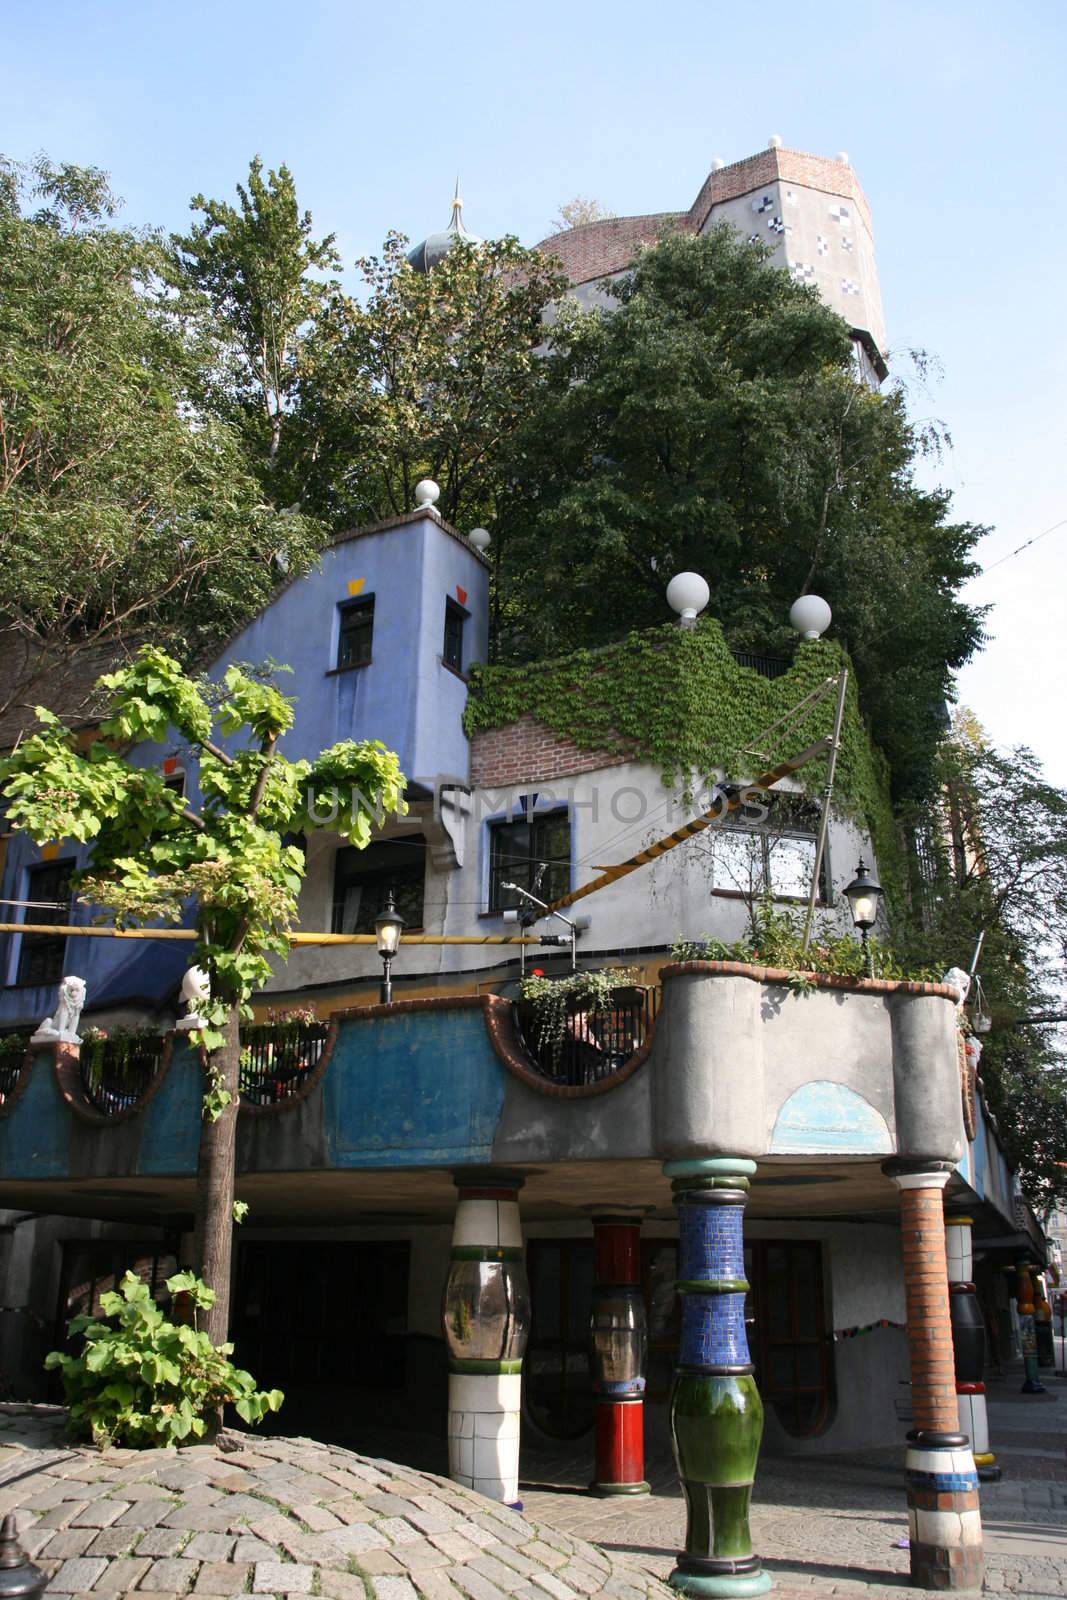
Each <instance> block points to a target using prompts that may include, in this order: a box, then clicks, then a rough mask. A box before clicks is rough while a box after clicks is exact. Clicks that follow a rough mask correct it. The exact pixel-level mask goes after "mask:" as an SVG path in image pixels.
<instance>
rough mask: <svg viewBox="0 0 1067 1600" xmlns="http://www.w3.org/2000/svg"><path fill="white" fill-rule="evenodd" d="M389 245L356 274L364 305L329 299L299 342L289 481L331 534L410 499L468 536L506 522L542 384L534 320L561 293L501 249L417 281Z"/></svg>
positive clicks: (553, 279) (481, 251)
mask: <svg viewBox="0 0 1067 1600" xmlns="http://www.w3.org/2000/svg"><path fill="white" fill-rule="evenodd" d="M406 243H407V241H406V240H405V239H404V238H403V237H402V236H401V235H399V234H391V235H390V236H389V238H388V239H387V240H386V242H385V246H384V249H383V252H382V255H381V256H380V257H367V258H365V259H363V260H361V261H360V262H359V263H357V264H358V266H359V267H360V269H361V271H362V275H363V279H364V285H365V290H366V298H365V300H363V301H360V300H356V299H353V298H351V297H350V296H348V295H345V294H342V293H339V292H338V293H335V294H334V295H333V296H332V298H331V301H330V304H329V307H328V309H327V310H326V312H325V313H324V315H323V316H322V317H320V318H319V320H318V322H317V323H316V326H315V329H314V332H313V334H312V336H311V338H310V340H309V347H308V351H307V364H306V372H305V377H304V379H303V380H302V383H301V392H300V413H299V430H300V449H299V456H298V470H297V473H296V476H297V477H298V478H299V480H300V482H301V483H302V484H303V485H304V488H305V493H306V495H307V500H306V504H307V507H308V509H309V510H311V511H313V512H314V513H316V514H319V515H321V516H323V517H325V518H327V519H328V520H329V522H330V523H331V524H332V525H333V526H334V527H350V526H352V525H355V524H359V523H361V522H370V521H373V520H375V519H376V518H380V517H387V516H394V515H397V514H399V513H401V512H405V511H410V510H411V509H412V507H413V505H414V491H415V485H416V483H418V481H419V479H420V478H426V477H430V478H433V479H434V480H435V481H436V482H437V483H439V484H440V486H441V499H440V501H439V503H438V510H439V511H440V512H441V514H442V516H444V517H446V518H447V519H448V520H449V521H452V522H456V521H459V520H462V521H463V522H464V523H465V524H466V525H467V526H472V525H474V523H475V522H477V521H492V522H493V524H494V527H495V528H499V526H500V525H501V523H502V522H504V521H506V520H507V517H508V515H509V513H510V507H509V504H508V496H509V485H510V481H511V457H510V452H511V448H512V443H513V440H514V437H515V435H516V432H517V430H518V428H519V427H520V425H521V424H522V423H523V422H525V421H526V420H527V419H528V418H529V417H530V416H531V414H532V413H533V412H534V411H535V409H536V407H537V406H538V404H539V399H540V394H541V391H542V389H543V387H544V384H545V382H546V379H547V374H546V372H545V368H544V363H543V362H542V361H541V360H540V359H539V357H538V354H537V348H538V346H539V345H540V344H541V343H542V342H543V340H544V338H545V328H544V325H543V320H542V319H543V318H544V316H545V313H546V311H547V310H548V308H550V307H551V306H552V305H553V303H554V302H555V301H556V300H557V299H558V298H559V296H560V295H561V294H562V292H563V290H564V288H565V286H566V279H565V278H564V277H563V276H562V275H561V274H560V273H559V272H558V270H557V269H556V268H555V266H554V265H553V264H552V263H551V262H549V261H547V260H546V259H545V257H544V256H542V255H540V254H539V253H538V252H537V251H536V250H524V249H523V248H522V246H521V245H520V244H519V243H518V241H517V240H515V239H512V238H505V239H499V240H493V241H490V242H487V243H485V244H473V243H468V242H466V241H462V240H461V241H458V242H457V243H456V244H455V245H454V246H453V248H452V249H451V250H450V251H449V253H448V255H447V256H445V258H444V259H443V260H442V261H441V262H440V263H439V264H438V265H437V266H435V267H434V268H433V269H432V271H430V272H426V273H422V272H416V271H415V270H414V269H413V268H412V267H411V266H410V265H409V264H408V261H407V257H406V255H405V245H406Z"/></svg>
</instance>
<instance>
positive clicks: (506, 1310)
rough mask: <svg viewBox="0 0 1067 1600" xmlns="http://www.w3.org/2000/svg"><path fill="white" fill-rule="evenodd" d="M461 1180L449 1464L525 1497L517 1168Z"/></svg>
mask: <svg viewBox="0 0 1067 1600" xmlns="http://www.w3.org/2000/svg"><path fill="white" fill-rule="evenodd" d="M456 1184H457V1187H458V1190H459V1197H458V1203H457V1206H456V1222H455V1228H454V1230H453V1234H452V1261H451V1266H450V1268H449V1274H448V1284H447V1286H446V1289H445V1300H444V1309H443V1321H444V1332H445V1340H446V1342H447V1344H448V1365H449V1379H448V1470H449V1475H450V1476H451V1477H452V1478H454V1479H455V1480H456V1482H457V1483H462V1484H464V1485H466V1487H467V1488H469V1489H476V1490H477V1491H478V1493H479V1494H484V1495H487V1496H488V1497H489V1498H490V1499H492V1500H500V1501H503V1502H504V1503H505V1504H506V1505H518V1503H519V1499H518V1496H519V1432H520V1429H519V1416H520V1400H521V1394H522V1357H523V1353H524V1351H525V1349H526V1339H527V1336H528V1334H529V1328H530V1294H529V1288H528V1285H527V1281H526V1267H525V1263H524V1259H523V1247H522V1224H521V1222H520V1220H519V1203H518V1192H519V1188H520V1186H521V1184H522V1179H521V1177H519V1176H518V1175H517V1174H515V1173H510V1172H509V1173H499V1172H498V1173H494V1172H487V1173H479V1174H471V1173H469V1172H465V1173H458V1174H456Z"/></svg>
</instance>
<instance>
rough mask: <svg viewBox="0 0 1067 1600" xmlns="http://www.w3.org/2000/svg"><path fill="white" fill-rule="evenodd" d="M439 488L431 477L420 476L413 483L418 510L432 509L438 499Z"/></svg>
mask: <svg viewBox="0 0 1067 1600" xmlns="http://www.w3.org/2000/svg"><path fill="white" fill-rule="evenodd" d="M440 495H441V488H440V485H439V484H436V483H434V481H433V479H432V478H420V479H419V481H418V483H417V484H416V485H415V504H416V505H417V506H418V508H419V510H420V511H425V510H427V509H430V510H432V509H433V507H434V506H435V505H436V504H437V501H438V500H439V499H440Z"/></svg>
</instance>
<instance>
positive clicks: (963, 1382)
mask: <svg viewBox="0 0 1067 1600" xmlns="http://www.w3.org/2000/svg"><path fill="white" fill-rule="evenodd" d="M972 1225H973V1219H972V1218H971V1217H960V1216H948V1217H946V1218H945V1253H946V1256H947V1259H948V1289H949V1306H950V1314H951V1317H952V1350H953V1359H954V1365H955V1369H956V1405H957V1408H958V1410H959V1417H960V1432H961V1433H965V1434H966V1435H967V1437H968V1438H969V1439H970V1441H971V1449H972V1451H973V1453H974V1464H975V1466H976V1467H977V1468H978V1476H979V1478H981V1479H982V1480H983V1481H984V1482H986V1483H992V1482H994V1481H995V1480H996V1479H997V1478H999V1477H1000V1468H999V1467H998V1466H997V1463H996V1457H995V1456H994V1455H993V1452H992V1451H991V1450H990V1448H989V1421H988V1418H987V1415H986V1399H985V1349H986V1339H985V1319H984V1318H983V1316H982V1308H981V1306H980V1305H979V1304H978V1294H977V1291H976V1290H975V1287H974V1284H973V1282H972V1281H971V1272H972V1252H971V1228H972Z"/></svg>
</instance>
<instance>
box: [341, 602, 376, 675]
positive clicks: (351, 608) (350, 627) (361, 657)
mask: <svg viewBox="0 0 1067 1600" xmlns="http://www.w3.org/2000/svg"><path fill="white" fill-rule="evenodd" d="M373 639H374V596H373V595H368V596H367V598H366V599H365V600H353V601H351V602H350V603H349V604H347V605H343V606H342V607H341V629H340V633H339V636H338V640H337V670H338V672H344V671H345V670H346V669H347V668H348V667H365V666H368V665H369V663H370V659H371V644H372V642H373Z"/></svg>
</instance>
